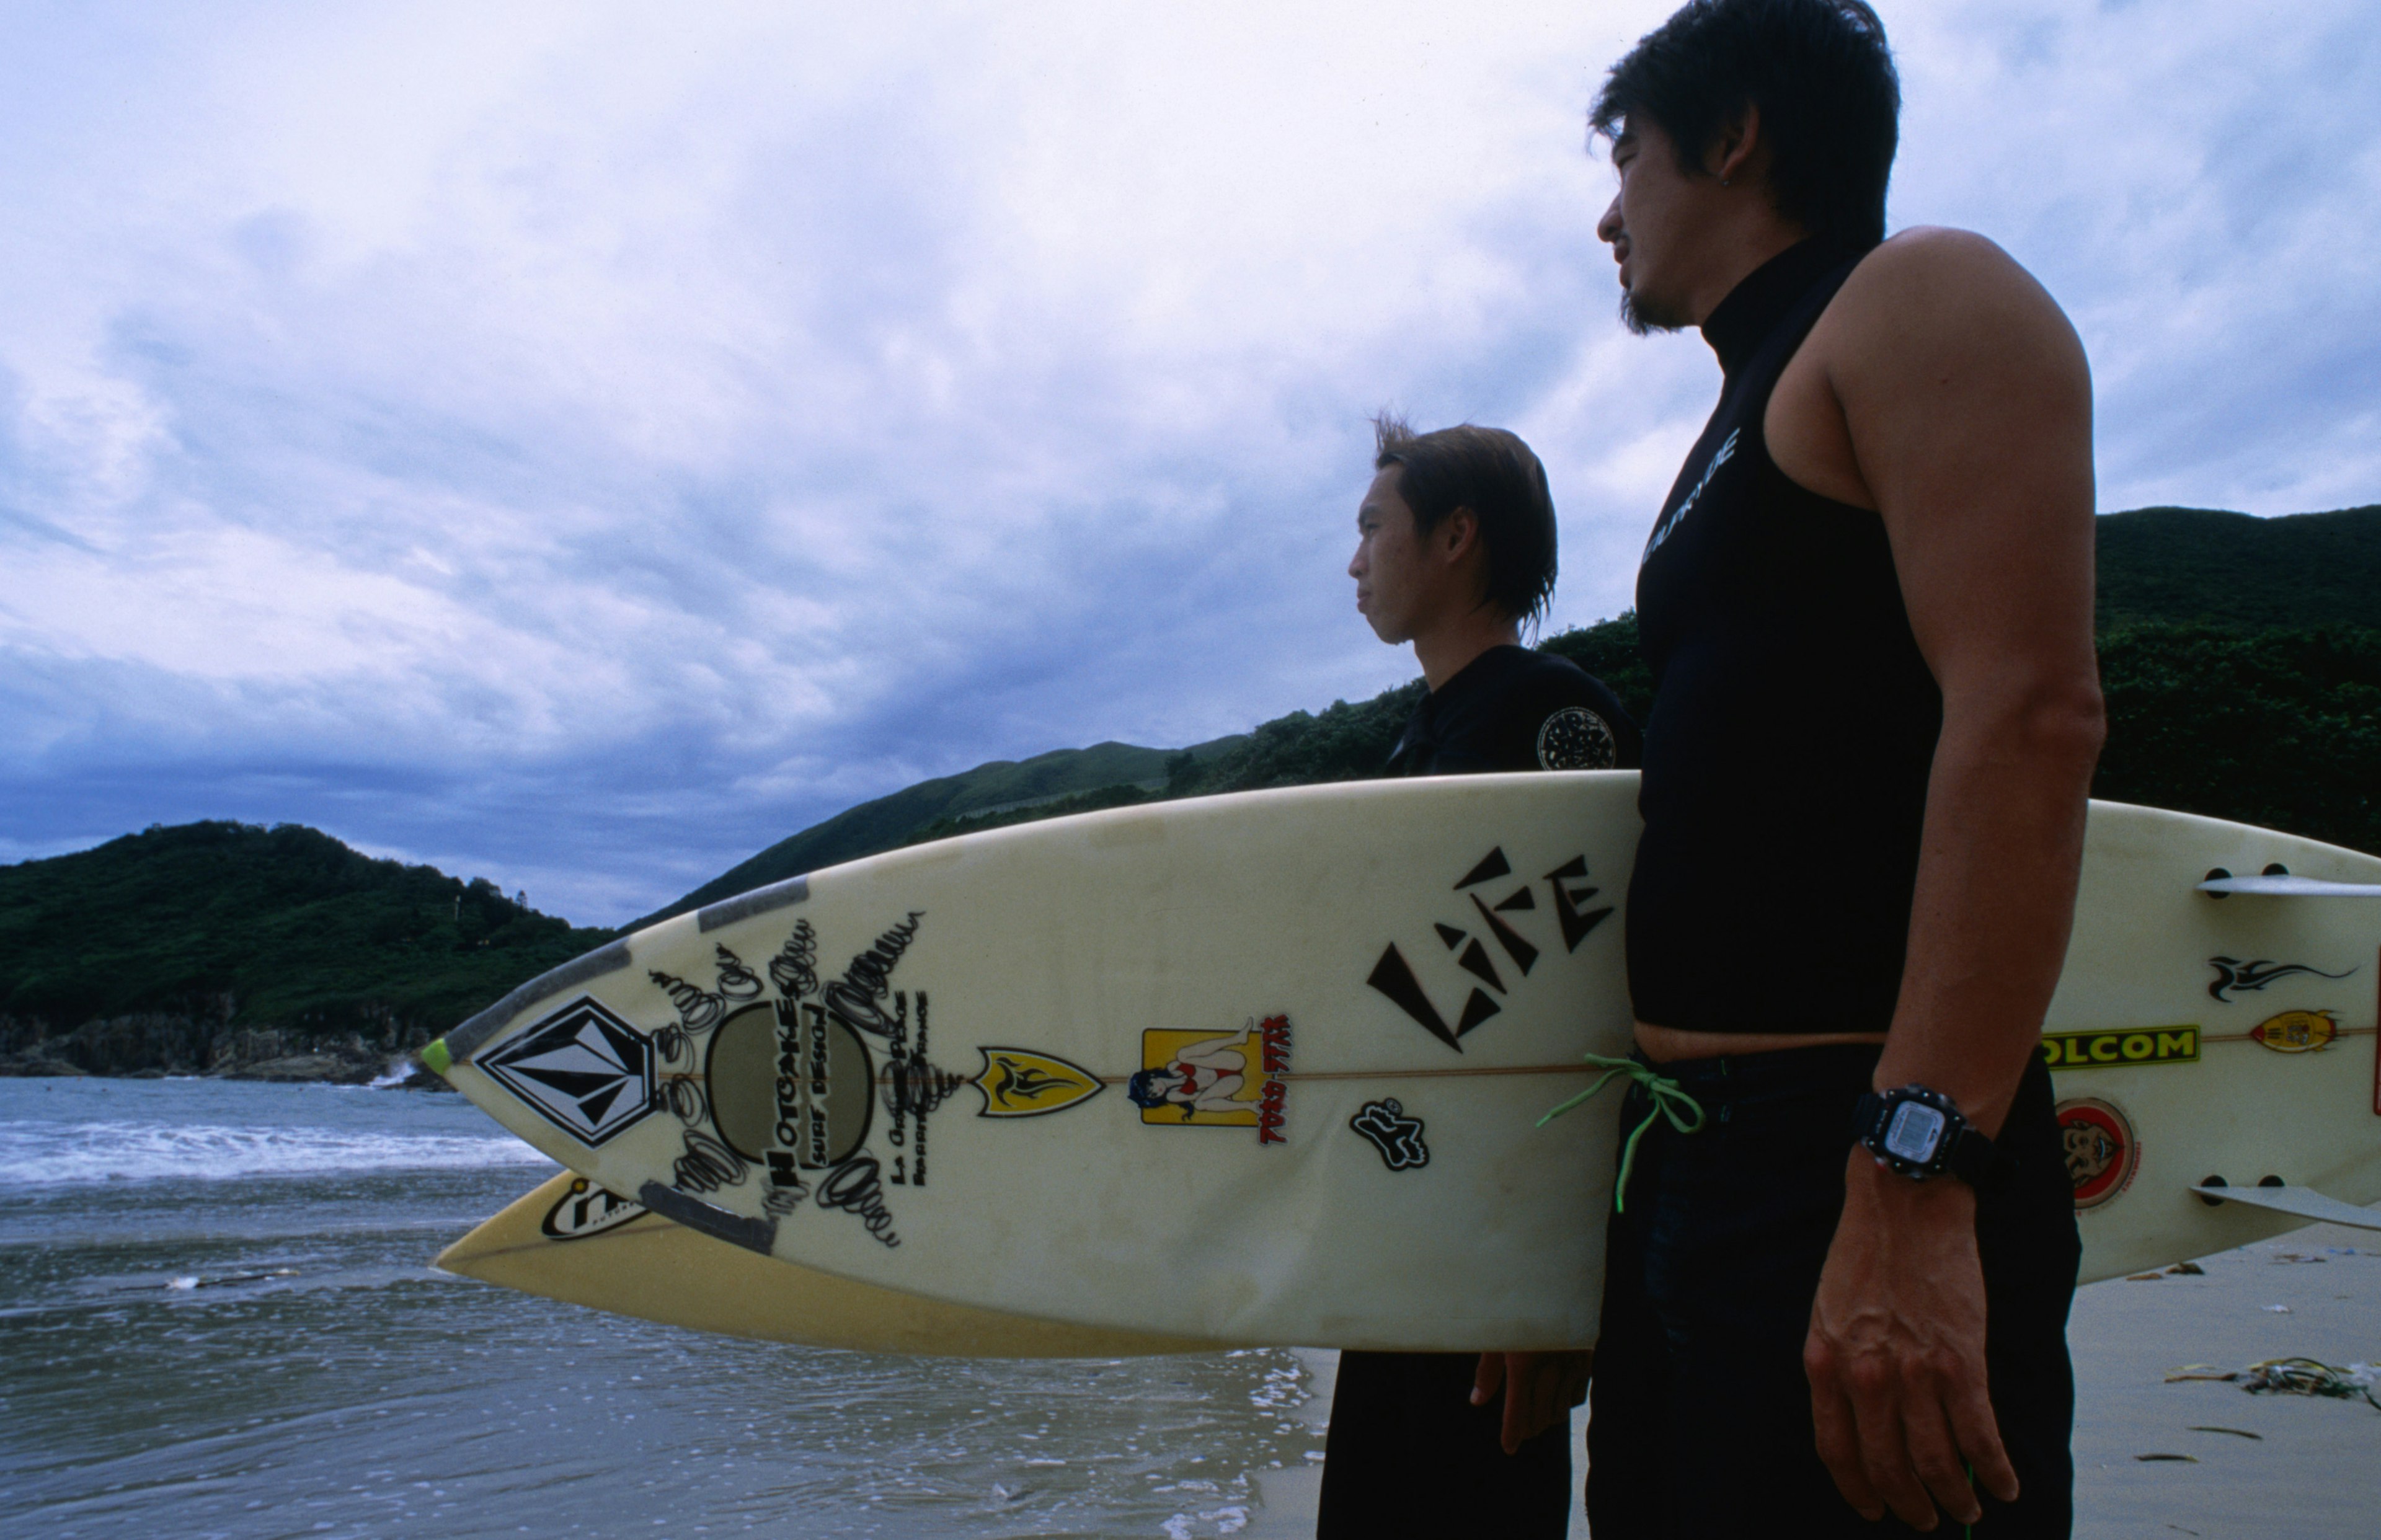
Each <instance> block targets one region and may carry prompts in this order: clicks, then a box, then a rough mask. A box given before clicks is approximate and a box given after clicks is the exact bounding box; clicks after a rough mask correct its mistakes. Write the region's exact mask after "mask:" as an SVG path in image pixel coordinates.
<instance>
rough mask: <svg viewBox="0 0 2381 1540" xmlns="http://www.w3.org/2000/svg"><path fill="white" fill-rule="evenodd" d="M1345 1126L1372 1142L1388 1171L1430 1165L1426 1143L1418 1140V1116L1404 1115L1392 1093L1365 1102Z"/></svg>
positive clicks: (1419, 1138)
mask: <svg viewBox="0 0 2381 1540" xmlns="http://www.w3.org/2000/svg"><path fill="white" fill-rule="evenodd" d="M1348 1126H1349V1128H1351V1129H1354V1130H1355V1131H1357V1132H1358V1133H1361V1134H1362V1135H1363V1136H1364V1137H1365V1138H1366V1139H1368V1140H1370V1141H1372V1143H1373V1148H1374V1149H1375V1150H1378V1151H1379V1152H1380V1153H1381V1159H1382V1161H1383V1162H1384V1163H1386V1165H1387V1167H1388V1168H1389V1169H1390V1170H1392V1171H1416V1170H1420V1169H1421V1168H1422V1167H1425V1166H1427V1165H1429V1164H1430V1146H1429V1145H1427V1144H1425V1143H1422V1119H1421V1118H1409V1117H1407V1116H1406V1109H1405V1108H1404V1107H1403V1106H1399V1105H1398V1100H1397V1098H1396V1097H1394V1096H1390V1097H1385V1098H1383V1099H1382V1100H1380V1101H1377V1102H1366V1103H1365V1104H1364V1105H1363V1106H1362V1107H1361V1109H1359V1110H1358V1112H1357V1114H1356V1116H1354V1117H1353V1118H1349V1119H1348Z"/></svg>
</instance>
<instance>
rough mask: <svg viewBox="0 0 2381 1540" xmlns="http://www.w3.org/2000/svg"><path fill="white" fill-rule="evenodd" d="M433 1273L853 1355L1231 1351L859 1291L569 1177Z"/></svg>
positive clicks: (509, 1209)
mask: <svg viewBox="0 0 2381 1540" xmlns="http://www.w3.org/2000/svg"><path fill="white" fill-rule="evenodd" d="M437 1265H438V1266H440V1267H442V1268H444V1269H446V1271H447V1272H450V1273H456V1274H459V1275H460V1276H462V1277H470V1278H478V1279H480V1280H481V1281H482V1282H485V1283H500V1284H503V1285H505V1286H506V1287H507V1288H510V1289H520V1290H522V1291H523V1292H525V1293H530V1294H542V1295H544V1296H545V1297H546V1298H548V1299H556V1300H561V1301H564V1302H567V1303H569V1304H579V1305H586V1306H588V1307H590V1308H592V1309H595V1310H604V1311H609V1312H611V1313H612V1314H616V1315H633V1316H636V1317H638V1318H640V1319H641V1320H647V1321H658V1322H661V1323H663V1324H665V1325H667V1326H686V1327H689V1328H690V1329H692V1330H695V1331H709V1332H717V1333H719V1334H721V1335H723V1336H727V1337H749V1338H758V1339H760V1340H762V1341H768V1342H800V1343H802V1344H804V1345H805V1346H808V1347H814V1348H846V1349H849V1350H852V1351H857V1352H873V1353H929V1354H936V1355H940V1356H944V1357H951V1358H1129V1357H1137V1356H1142V1355H1146V1354H1151V1353H1183V1352H1213V1351H1216V1350H1217V1349H1220V1348H1227V1347H1230V1346H1232V1345H1233V1344H1230V1343H1225V1342H1206V1341H1202V1340H1199V1339H1198V1338H1183V1337H1158V1336H1154V1335H1151V1334H1148V1333H1144V1332H1129V1331H1105V1330H1102V1329H1101V1328H1099V1327H1097V1326H1072V1325H1068V1324H1067V1323H1065V1322H1059V1321H1039V1320H1034V1319H1032V1318H1031V1317H1029V1316H1023V1315H1006V1314H999V1313H997V1312H995V1311H989V1310H973V1309H971V1308H969V1307H968V1306H966V1305H957V1304H948V1303H946V1302H942V1301H940V1300H930V1299H927V1298H925V1297H924V1296H922V1295H919V1294H905V1293H901V1292H899V1291H898V1290H896V1289H880V1288H878V1287H876V1286H875V1285H873V1284H866V1283H855V1282H853V1281H852V1280H851V1279H849V1278H839V1277H836V1276H835V1275H834V1274H832V1273H822V1272H820V1271H819V1270H818V1269H816V1268H814V1267H804V1266H801V1265H799V1264H795V1263H789V1262H780V1261H778V1260H777V1259H776V1258H775V1257H769V1256H763V1255H761V1254H759V1253H755V1252H750V1251H746V1250H745V1249H744V1248H743V1247H741V1246H734V1245H730V1244H728V1243H727V1241H714V1240H713V1239H712V1238H711V1237H709V1236H707V1235H705V1234H703V1233H702V1231H700V1230H693V1229H689V1228H686V1227H685V1226H683V1225H676V1224H672V1223H671V1222H670V1221H669V1220H667V1219H665V1218H663V1217H662V1216H660V1215H658V1214H654V1213H652V1212H651V1211H649V1210H648V1209H646V1207H645V1206H644V1205H643V1204H640V1203H637V1202H636V1201H635V1200H633V1199H629V1198H623V1197H620V1196H618V1195H617V1194H616V1193H611V1192H605V1191H604V1189H602V1188H600V1187H597V1186H595V1185H594V1184H593V1183H592V1182H591V1181H589V1180H588V1179H586V1178H585V1177H582V1176H578V1175H575V1174H573V1173H571V1172H568V1171H565V1172H563V1173H561V1174H560V1175H558V1176H554V1177H550V1178H548V1179H546V1180H544V1181H543V1182H541V1183H540V1184H538V1186H537V1187H535V1188H533V1189H532V1190H531V1191H530V1192H528V1193H526V1194H524V1195H523V1196H521V1197H520V1198H518V1199H516V1200H515V1201H514V1202H512V1203H510V1204H507V1205H506V1206H505V1207H504V1208H503V1209H502V1210H501V1211H499V1212H498V1213H497V1214H496V1215H495V1216H494V1217H493V1218H490V1219H488V1220H485V1221H484V1222H482V1223H481V1224H480V1225H478V1226H476V1227H475V1228H473V1229H472V1230H471V1232H470V1234H468V1235H466V1236H464V1237H463V1238H462V1239H461V1240H460V1241H456V1242H455V1243H454V1244H453V1245H451V1246H449V1247H447V1248H446V1250H445V1251H444V1252H441V1253H439V1254H438V1260H437Z"/></svg>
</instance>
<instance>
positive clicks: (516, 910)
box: [0, 823, 610, 1069]
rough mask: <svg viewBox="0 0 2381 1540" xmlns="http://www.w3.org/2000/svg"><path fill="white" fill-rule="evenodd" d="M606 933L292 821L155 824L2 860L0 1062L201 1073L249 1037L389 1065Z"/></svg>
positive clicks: (481, 883) (492, 887) (597, 941)
mask: <svg viewBox="0 0 2381 1540" xmlns="http://www.w3.org/2000/svg"><path fill="white" fill-rule="evenodd" d="M609 935H610V933H609V932H605V931H593V930H578V929H574V928H572V927H571V925H570V924H569V923H568V922H566V921H562V920H557V919H555V918H554V917H552V916H550V915H544V914H539V913H537V912H535V911H532V910H530V909H527V908H524V907H523V906H521V905H520V904H519V903H516V902H515V901H514V900H512V899H510V898H506V897H505V896H504V894H503V893H501V892H499V891H498V890H497V889H496V887H495V884H493V883H490V882H488V881H486V880H485V879H481V880H478V881H474V882H470V883H465V882H462V881H460V880H458V879H457V878H454V877H450V876H447V875H446V874H444V873H442V872H439V871H436V870H434V869H433V868H431V867H428V866H407V865H403V864H401V863H400V862H394V861H374V860H372V858H370V857H368V856H364V855H361V854H359V853H358V852H357V851H354V850H351V849H348V847H347V846H345V845H342V844H341V843H339V842H338V841H337V840H336V839H334V838H332V837H330V836H328V835H326V834H322V833H318V832H317V831H315V830H313V829H310V828H305V827H302V826H300V825H291V824H284V825H280V826H278V827H275V828H270V829H267V828H260V827H258V826H256V825H249V824H224V823H207V824H185V825H179V826H177V827H174V828H152V829H150V830H148V831H147V832H145V833H142V834H136V835H127V836H126V837H123V838H121V839H115V840H110V841H109V842H108V843H106V844H104V845H102V846H100V847H98V848H97V849H90V850H83V851H80V852H79V853H77V854H74V855H68V856H59V857H56V858H55V859H53V860H49V861H31V862H22V863H20V864H18V865H15V866H0V1055H17V1054H23V1053H25V1052H27V1051H28V1050H30V1049H31V1048H33V1047H34V1046H35V1045H40V1044H42V1043H43V1042H45V1041H48V1040H50V1039H53V1038H59V1039H62V1041H59V1042H57V1043H56V1044H55V1046H53V1047H51V1048H50V1049H48V1050H47V1052H48V1053H49V1054H50V1056H51V1057H64V1058H65V1059H67V1061H68V1062H75V1063H79V1067H80V1068H83V1069H115V1068H124V1067H128V1068H157V1069H176V1068H187V1069H202V1068H206V1067H209V1066H210V1065H211V1064H214V1062H216V1061H217V1059H218V1058H219V1057H223V1056H224V1055H226V1054H228V1053H230V1052H231V1051H232V1049H233V1046H234V1045H236V1044H238V1043H240V1042H241V1037H240V1034H241V1033H243V1032H250V1031H253V1030H255V1029H258V1028H263V1027H272V1028H279V1029H283V1034H282V1035H283V1038H284V1039H286V1040H287V1045H292V1046H296V1045H305V1044H309V1043H312V1042H316V1041H319V1040H322V1039H324V1038H331V1039H337V1040H345V1039H350V1038H352V1039H354V1040H355V1041H356V1042H358V1043H359V1044H366V1045H371V1046H372V1049H373V1050H375V1051H378V1050H381V1049H385V1050H386V1051H387V1052H389V1053H394V1052H396V1051H397V1050H398V1049H401V1048H403V1047H407V1046H410V1045H418V1044H420V1043H422V1042H426V1041H427V1040H428V1038H429V1036H430V1035H432V1034H434V1033H438V1032H443V1031H445V1030H446V1028H448V1027H450V1026H452V1025H454V1023H455V1022H457V1021H460V1020H462V1019H463V1018H464V1017H466V1016H469V1015H470V1013H471V1012H473V1011H475V1010H477V1009H479V1008H482V1006H484V1005H486V1004H487V1003H488V1001H490V1000H492V999H494V998H495V997H496V996H499V995H501V994H503V993H504V992H505V991H506V990H507V989H509V988H511V987H512V986H513V985H514V984H519V982H520V981H521V980H523V979H525V978H529V977H531V976H533V975H535V974H537V973H540V972H543V971H544V970H546V969H548V968H551V967H553V966H555V965H556V964H557V963H560V962H565V961H568V959H571V958H574V957H576V956H578V955H579V954H580V953H581V952H583V951H586V950H587V949H588V948H589V947H593V946H597V945H599V944H601V943H602V942H603V941H604V940H605V939H607V938H608V936H609ZM140 1018H146V1019H148V1020H145V1021H140V1025H139V1027H138V1029H137V1030H133V1031H130V1032H129V1033H125V1032H118V1033H113V1034H109V1033H89V1032H86V1033H83V1035H82V1038H81V1040H79V1041H77V1040H75V1039H74V1038H73V1037H72V1036H71V1035H70V1034H71V1031H72V1029H77V1028H79V1027H82V1026H84V1025H85V1024H88V1023H93V1022H104V1021H130V1020H134V1019H140ZM118 1040H122V1041H118ZM275 1045H279V1043H278V1040H276V1043H275ZM267 1051H270V1047H268V1050H267ZM127 1056H129V1057H131V1058H133V1059H136V1060H143V1061H145V1062H139V1063H133V1064H130V1065H128V1066H126V1065H121V1064H119V1063H118V1062H117V1060H119V1059H121V1058H123V1057H127ZM84 1060H90V1062H83V1061H84ZM383 1062H385V1059H384V1060H383Z"/></svg>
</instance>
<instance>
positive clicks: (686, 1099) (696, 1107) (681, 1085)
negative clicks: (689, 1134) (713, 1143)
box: [662, 1076, 711, 1123]
mask: <svg viewBox="0 0 2381 1540" xmlns="http://www.w3.org/2000/svg"><path fill="white" fill-rule="evenodd" d="M662 1103H663V1105H664V1106H667V1107H668V1108H669V1109H670V1110H671V1111H672V1112H675V1113H677V1114H678V1119H679V1121H681V1122H687V1123H700V1122H702V1121H703V1120H704V1119H705V1118H709V1117H710V1116H711V1105H710V1104H709V1103H708V1102H706V1101H704V1100H703V1098H702V1087H701V1086H699V1085H697V1084H695V1083H694V1082H693V1081H691V1080H689V1079H686V1078H684V1077H682V1076H681V1077H676V1078H673V1079H671V1080H668V1081H665V1082H663V1084H662Z"/></svg>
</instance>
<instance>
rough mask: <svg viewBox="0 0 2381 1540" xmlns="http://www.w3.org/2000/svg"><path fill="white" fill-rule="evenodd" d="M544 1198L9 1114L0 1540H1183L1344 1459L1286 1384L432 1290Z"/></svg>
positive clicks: (221, 1086)
mask: <svg viewBox="0 0 2381 1540" xmlns="http://www.w3.org/2000/svg"><path fill="white" fill-rule="evenodd" d="M552 1171H553V1167H552V1166H551V1165H550V1164H549V1163H548V1162H547V1161H546V1160H545V1159H544V1157H543V1156H542V1155H538V1154H536V1153H535V1152H534V1151H532V1150H531V1149H530V1148H529V1147H528V1146H527V1145H525V1144H522V1143H519V1141H518V1140H515V1139H513V1138H512V1137H511V1136H510V1135H508V1134H507V1133H505V1132H504V1131H502V1130H500V1129H498V1128H497V1127H496V1126H495V1124H493V1123H492V1122H490V1121H489V1120H488V1119H487V1118H484V1117H483V1116H482V1115H481V1114H480V1113H479V1112H477V1111H476V1110H474V1109H473V1108H472V1107H471V1106H469V1105H468V1104H467V1103H465V1102H463V1101H462V1099H461V1098H459V1097H456V1096H448V1095H428V1094H409V1093H404V1092H396V1091H378V1090H367V1089H360V1088H348V1087H329V1086H290V1085H251V1084H231V1083H226V1082H211V1081H62V1080H0V1534H6V1535H7V1536H10V1537H11V1540H32V1537H36V1536H39V1537H44V1540H47V1537H59V1540H64V1537H67V1536H89V1537H99V1536H116V1535H143V1536H148V1535H175V1536H190V1537H201V1536H208V1537H213V1536H221V1537H226V1540H250V1537H263V1536H309V1537H311V1536H335V1537H336V1536H367V1535H405V1534H425V1535H428V1534H434V1535H438V1536H441V1537H442V1540H444V1537H448V1536H470V1535H517V1534H536V1535H572V1534H591V1535H628V1534H654V1535H682V1534H683V1535H692V1534H721V1535H726V1534H765V1535H788V1536H795V1535H800V1536H808V1535H822V1536H824V1535H897V1536H909V1535H918V1536H969V1537H975V1536H986V1537H989V1536H1023V1535H1151V1536H1171V1537H1175V1540H1188V1537H1191V1536H1197V1535H1211V1534H1237V1533H1241V1532H1243V1531H1245V1530H1247V1529H1248V1528H1249V1527H1250V1525H1251V1524H1252V1520H1256V1519H1260V1518H1262V1516H1263V1515H1262V1493H1261V1490H1260V1486H1259V1484H1260V1482H1261V1481H1262V1480H1263V1479H1264V1477H1265V1476H1266V1475H1267V1474H1268V1473H1272V1472H1276V1471H1280V1470H1283V1469H1285V1468H1287V1469H1290V1470H1295V1469H1297V1468H1299V1467H1300V1466H1302V1465H1305V1464H1307V1463H1309V1462H1311V1461H1313V1460H1316V1459H1319V1458H1320V1448H1321V1439H1320V1437H1319V1436H1318V1435H1317V1434H1316V1433H1315V1431H1314V1430H1313V1427H1312V1426H1311V1425H1310V1424H1309V1423H1308V1422H1307V1421H1306V1420H1305V1417H1304V1415H1303V1413H1302V1412H1301V1407H1302V1405H1303V1403H1304V1402H1305V1401H1306V1400H1307V1398H1308V1395H1309V1391H1310V1384H1309V1380H1308V1372H1307V1369H1306V1366H1305V1365H1304V1364H1303V1363H1301V1362H1300V1359H1298V1358H1297V1357H1296V1356H1294V1355H1292V1354H1290V1353H1288V1352H1285V1351H1248V1352H1241V1353H1234V1354H1215V1355H1212V1356H1198V1357H1182V1358H1162V1359H1145V1360H1122V1361H1101V1362H1094V1363H992V1362H972V1361H963V1360H951V1359H903V1358H885V1357H875V1356H872V1355H866V1354H859V1353H842V1352H827V1351H815V1350H810V1349H802V1348H796V1347H790V1346H784V1345H778V1344H767V1343H751V1342H740V1341H735V1340H732V1339H728V1338H716V1337H706V1336H702V1335H701V1334H698V1333H692V1332H687V1331H683V1330H679V1329H678V1328H675V1327H668V1326H653V1325H650V1324H647V1323H644V1322H639V1321H628V1320H623V1319H620V1318H618V1317H615V1316H608V1315H604V1314H599V1313H596V1312H593V1311H588V1310H583V1309H580V1308H578V1307H576V1306H571V1305H565V1304H557V1303H555V1302H551V1301H546V1300H541V1299H535V1298H532V1297H531V1296H528V1295H524V1294H518V1293H514V1292H512V1291H510V1290H508V1289H500V1288H497V1287H495V1286H493V1285H488V1284H482V1283H475V1282H471V1281H470V1280H467V1279H462V1278H457V1277H449V1276H448V1275H446V1274H443V1273H440V1272H437V1271H435V1270H434V1269H433V1268H432V1267H431V1266H430V1259H431V1258H432V1257H433V1256H434V1255H435V1254H436V1253H438V1251H439V1250H440V1248H442V1247H443V1246H445V1245H446V1243H447V1242H448V1241H452V1240H454V1239H455V1238H456V1237H458V1236H459V1235H461V1234H462V1233H463V1232H464V1231H465V1230H466V1229H468V1228H470V1227H471V1226H472V1225H473V1224H475V1223H477V1222H478V1221H479V1220H481V1219H482V1218H484V1217H485V1216H488V1215H490V1214H493V1213H495V1211H496V1210H497V1209H498V1208H500V1207H502V1206H503V1205H504V1204H507V1203H509V1202H511V1201H512V1200H513V1199H514V1198H517V1197H519V1195H520V1194H521V1193H523V1192H527V1191H528V1190H529V1189H531V1187H533V1186H535V1185H536V1184H537V1183H538V1182H540V1181H542V1180H543V1179H545V1178H546V1177H547V1176H548V1175H550V1174H551V1173H552Z"/></svg>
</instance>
